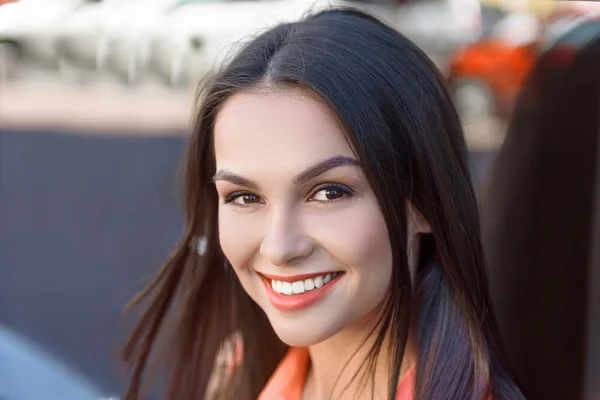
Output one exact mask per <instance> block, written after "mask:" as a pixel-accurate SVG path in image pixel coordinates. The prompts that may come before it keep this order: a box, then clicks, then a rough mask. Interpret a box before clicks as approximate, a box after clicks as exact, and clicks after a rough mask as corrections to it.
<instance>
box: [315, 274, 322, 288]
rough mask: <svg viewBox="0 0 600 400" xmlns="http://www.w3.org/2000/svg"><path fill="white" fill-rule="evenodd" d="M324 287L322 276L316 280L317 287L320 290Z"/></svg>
mask: <svg viewBox="0 0 600 400" xmlns="http://www.w3.org/2000/svg"><path fill="white" fill-rule="evenodd" d="M322 286H323V277H322V276H317V277H316V278H315V287H316V288H317V289H318V288H320V287H322Z"/></svg>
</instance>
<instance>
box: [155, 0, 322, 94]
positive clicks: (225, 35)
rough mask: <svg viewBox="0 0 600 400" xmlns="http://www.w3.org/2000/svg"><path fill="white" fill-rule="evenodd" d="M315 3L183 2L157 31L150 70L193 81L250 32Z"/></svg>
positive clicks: (163, 76)
mask: <svg viewBox="0 0 600 400" xmlns="http://www.w3.org/2000/svg"><path fill="white" fill-rule="evenodd" d="M328 4H332V3H329V2H328ZM315 7H318V2H317V3H315V1H313V0H225V1H219V0H216V1H211V0H204V1H202V0H181V1H180V2H179V3H178V4H177V5H176V6H175V7H174V8H173V9H172V10H171V11H170V12H169V13H168V15H167V17H166V18H165V20H164V22H163V24H162V25H161V26H160V27H159V28H158V29H156V31H155V32H154V35H155V38H154V40H153V42H152V49H151V51H152V59H151V68H152V71H153V72H154V73H156V74H157V75H158V76H159V77H160V78H161V79H163V80H164V81H166V82H167V83H169V84H171V85H174V86H179V85H187V84H188V83H190V82H195V81H197V80H198V79H199V78H200V77H202V76H203V75H205V74H207V73H210V72H211V71H213V70H214V69H215V67H216V66H217V65H219V64H220V63H221V62H222V61H223V59H224V58H225V57H226V56H227V54H229V52H230V50H232V49H234V48H235V45H236V43H239V42H240V41H241V40H243V39H245V38H246V37H248V35H250V34H253V33H256V32H258V31H260V30H262V29H265V28H268V27H270V26H272V25H275V24H277V23H279V22H285V21H293V20H295V19H297V18H300V16H301V15H302V13H304V12H306V11H308V10H309V9H316V8H315Z"/></svg>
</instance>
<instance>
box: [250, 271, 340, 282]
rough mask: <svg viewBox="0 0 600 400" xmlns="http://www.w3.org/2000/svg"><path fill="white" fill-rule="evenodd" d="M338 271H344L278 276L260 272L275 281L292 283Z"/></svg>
mask: <svg viewBox="0 0 600 400" xmlns="http://www.w3.org/2000/svg"><path fill="white" fill-rule="evenodd" d="M336 272H342V271H325V272H315V273H313V274H300V275H292V276H277V275H270V274H265V273H262V272H259V274H260V275H262V276H264V277H265V278H267V279H271V280H273V281H282V282H290V283H292V282H297V281H302V280H304V279H309V278H314V277H317V276H323V275H327V274H334V273H336Z"/></svg>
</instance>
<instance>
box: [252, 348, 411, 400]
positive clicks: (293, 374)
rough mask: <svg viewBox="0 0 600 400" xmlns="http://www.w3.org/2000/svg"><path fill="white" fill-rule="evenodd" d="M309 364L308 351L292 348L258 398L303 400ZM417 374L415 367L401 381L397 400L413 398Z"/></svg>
mask: <svg viewBox="0 0 600 400" xmlns="http://www.w3.org/2000/svg"><path fill="white" fill-rule="evenodd" d="M308 363H309V356H308V349H306V348H303V347H293V348H291V349H290V350H289V351H288V352H287V354H286V355H285V357H284V358H283V360H282V361H281V363H280V364H279V366H278V367H277V369H276V370H275V372H274V373H273V375H272V376H271V378H270V379H269V381H268V382H267V384H266V385H265V388H264V389H263V391H262V392H261V393H260V395H259V396H258V400H302V390H303V389H304V382H305V380H306V373H307V372H308ZM415 374H416V368H415V367H414V366H413V367H412V368H411V369H410V370H409V371H408V373H407V374H406V375H405V376H404V378H402V380H401V381H400V384H399V385H398V390H397V392H396V400H411V399H412V398H413V393H414V386H415Z"/></svg>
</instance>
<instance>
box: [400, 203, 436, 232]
mask: <svg viewBox="0 0 600 400" xmlns="http://www.w3.org/2000/svg"><path fill="white" fill-rule="evenodd" d="M406 204H407V207H406V208H407V210H406V216H407V219H408V231H409V234H410V235H411V236H412V235H415V234H419V233H431V225H429V222H428V221H427V220H426V219H425V217H424V216H423V214H421V212H420V211H419V210H417V209H416V207H415V206H413V204H412V203H411V202H410V201H407V202H406Z"/></svg>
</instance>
